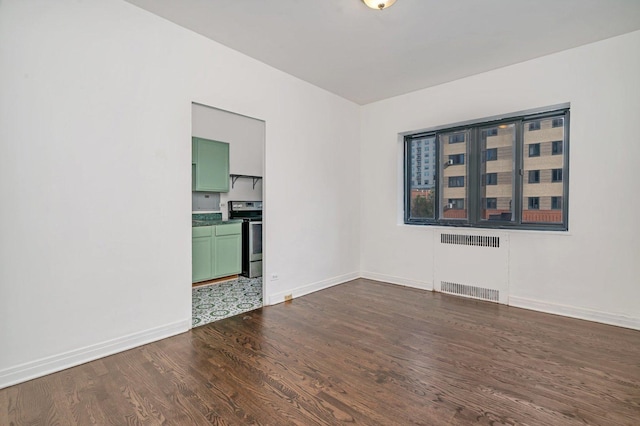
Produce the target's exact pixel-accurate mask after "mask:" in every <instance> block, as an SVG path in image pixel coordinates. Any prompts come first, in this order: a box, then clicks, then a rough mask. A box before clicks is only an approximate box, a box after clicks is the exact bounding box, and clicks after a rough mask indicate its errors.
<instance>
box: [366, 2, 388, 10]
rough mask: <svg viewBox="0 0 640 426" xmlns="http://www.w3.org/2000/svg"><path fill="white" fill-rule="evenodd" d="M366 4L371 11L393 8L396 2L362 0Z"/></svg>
mask: <svg viewBox="0 0 640 426" xmlns="http://www.w3.org/2000/svg"><path fill="white" fill-rule="evenodd" d="M362 1H363V2H364V4H366V5H367V6H369V7H370V8H371V9H379V10H382V9H386V8H388V7H389V6H391V5H392V4H394V3H395V2H396V0H386V1H383V0H362Z"/></svg>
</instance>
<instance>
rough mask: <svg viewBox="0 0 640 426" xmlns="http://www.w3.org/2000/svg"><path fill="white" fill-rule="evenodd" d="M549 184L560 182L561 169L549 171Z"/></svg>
mask: <svg viewBox="0 0 640 426" xmlns="http://www.w3.org/2000/svg"><path fill="white" fill-rule="evenodd" d="M551 182H553V183H557V182H562V169H551Z"/></svg>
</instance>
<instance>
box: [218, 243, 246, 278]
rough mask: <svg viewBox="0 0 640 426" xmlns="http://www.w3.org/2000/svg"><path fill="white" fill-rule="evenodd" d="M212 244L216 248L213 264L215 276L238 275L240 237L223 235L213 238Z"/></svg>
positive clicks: (239, 269)
mask: <svg viewBox="0 0 640 426" xmlns="http://www.w3.org/2000/svg"><path fill="white" fill-rule="evenodd" d="M214 244H215V246H216V248H215V252H216V255H215V258H214V260H213V262H214V269H215V271H216V276H220V277H225V276H227V275H234V274H239V273H240V272H241V258H240V256H241V252H240V245H241V244H242V238H241V236H240V235H225V236H222V237H215V238H214Z"/></svg>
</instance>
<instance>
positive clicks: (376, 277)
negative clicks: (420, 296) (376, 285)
mask: <svg viewBox="0 0 640 426" xmlns="http://www.w3.org/2000/svg"><path fill="white" fill-rule="evenodd" d="M360 277H362V278H366V279H368V280H373V281H381V282H385V283H390V284H397V285H402V286H405V287H412V288H419V289H421V290H428V291H433V283H430V282H426V281H417V280H410V279H408V278H401V277H394V276H392V275H384V274H378V273H376V272H362V273H360Z"/></svg>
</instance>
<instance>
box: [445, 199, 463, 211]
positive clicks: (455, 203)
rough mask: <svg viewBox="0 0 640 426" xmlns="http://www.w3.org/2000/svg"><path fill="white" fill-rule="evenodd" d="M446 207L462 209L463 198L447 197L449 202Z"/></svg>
mask: <svg viewBox="0 0 640 426" xmlns="http://www.w3.org/2000/svg"><path fill="white" fill-rule="evenodd" d="M447 208H448V209H452V210H463V209H464V198H449V202H448V203H447Z"/></svg>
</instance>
